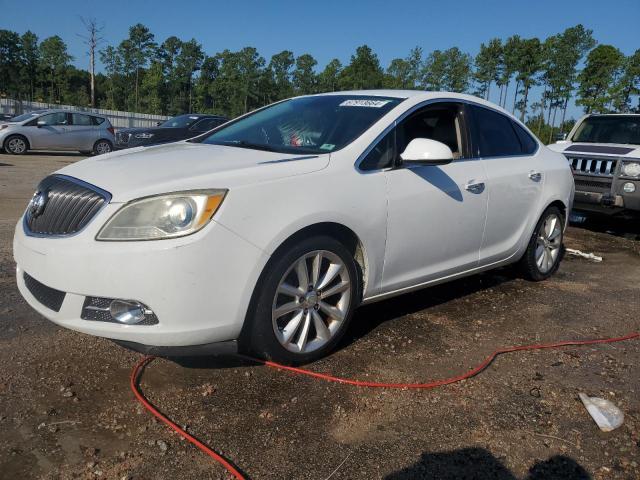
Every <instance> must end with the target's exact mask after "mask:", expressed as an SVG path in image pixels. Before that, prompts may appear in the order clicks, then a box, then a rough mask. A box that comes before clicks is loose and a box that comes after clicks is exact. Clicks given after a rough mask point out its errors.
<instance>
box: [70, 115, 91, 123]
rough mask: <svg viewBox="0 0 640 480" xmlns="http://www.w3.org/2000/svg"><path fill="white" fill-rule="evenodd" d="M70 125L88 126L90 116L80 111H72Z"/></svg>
mask: <svg viewBox="0 0 640 480" xmlns="http://www.w3.org/2000/svg"><path fill="white" fill-rule="evenodd" d="M71 125H80V126H89V125H91V117H90V116H89V115H83V114H81V113H72V114H71Z"/></svg>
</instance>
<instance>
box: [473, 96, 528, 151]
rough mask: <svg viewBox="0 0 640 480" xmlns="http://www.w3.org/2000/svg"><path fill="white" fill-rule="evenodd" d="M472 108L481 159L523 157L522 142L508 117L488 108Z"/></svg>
mask: <svg viewBox="0 0 640 480" xmlns="http://www.w3.org/2000/svg"><path fill="white" fill-rule="evenodd" d="M471 108H472V109H473V116H474V120H475V130H476V136H477V140H478V143H479V147H480V156H481V157H502V156H510V155H522V149H521V147H520V140H518V137H517V136H516V132H515V131H514V130H513V128H512V127H511V120H510V119H509V118H508V117H506V116H504V115H502V114H500V113H498V112H494V111H493V110H489V109H488V108H482V107H474V106H472V107H471Z"/></svg>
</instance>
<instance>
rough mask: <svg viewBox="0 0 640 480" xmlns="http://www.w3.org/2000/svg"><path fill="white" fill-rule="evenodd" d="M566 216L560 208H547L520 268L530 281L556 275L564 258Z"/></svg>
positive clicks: (537, 280) (532, 236)
mask: <svg viewBox="0 0 640 480" xmlns="http://www.w3.org/2000/svg"><path fill="white" fill-rule="evenodd" d="M563 238H564V215H563V214H562V212H561V211H560V209H559V208H558V207H549V208H547V209H546V210H545V211H544V213H543V214H542V216H541V217H540V220H538V224H537V225H536V228H535V230H534V231H533V235H531V239H530V240H529V245H528V246H527V250H526V252H525V253H524V255H523V256H522V258H521V259H520V263H519V267H520V271H521V272H522V274H523V276H524V277H525V278H527V279H528V280H531V281H534V282H539V281H541V280H546V279H547V278H549V277H550V276H551V275H553V274H554V273H556V271H557V270H558V268H559V267H560V262H561V261H562V257H563V256H564V245H563V243H562V242H563Z"/></svg>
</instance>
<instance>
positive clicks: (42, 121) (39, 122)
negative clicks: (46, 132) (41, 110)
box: [36, 120, 47, 128]
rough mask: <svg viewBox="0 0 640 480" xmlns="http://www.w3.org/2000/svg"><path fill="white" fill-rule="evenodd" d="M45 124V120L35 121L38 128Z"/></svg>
mask: <svg viewBox="0 0 640 480" xmlns="http://www.w3.org/2000/svg"><path fill="white" fill-rule="evenodd" d="M46 124H47V122H45V121H44V120H38V122H37V123H36V125H37V126H38V128H42V127H44V126H45V125H46Z"/></svg>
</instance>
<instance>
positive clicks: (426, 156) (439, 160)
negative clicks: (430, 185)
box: [400, 138, 453, 165]
mask: <svg viewBox="0 0 640 480" xmlns="http://www.w3.org/2000/svg"><path fill="white" fill-rule="evenodd" d="M400 158H401V159H402V162H403V163H406V164H408V165H446V164H447V163H451V162H453V152H452V151H451V149H450V148H449V147H448V146H447V145H445V144H444V143H442V142H438V141H436V140H431V139H429V138H414V139H413V140H411V141H410V142H409V145H407V148H405V150H404V152H402V153H401V154H400Z"/></svg>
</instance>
